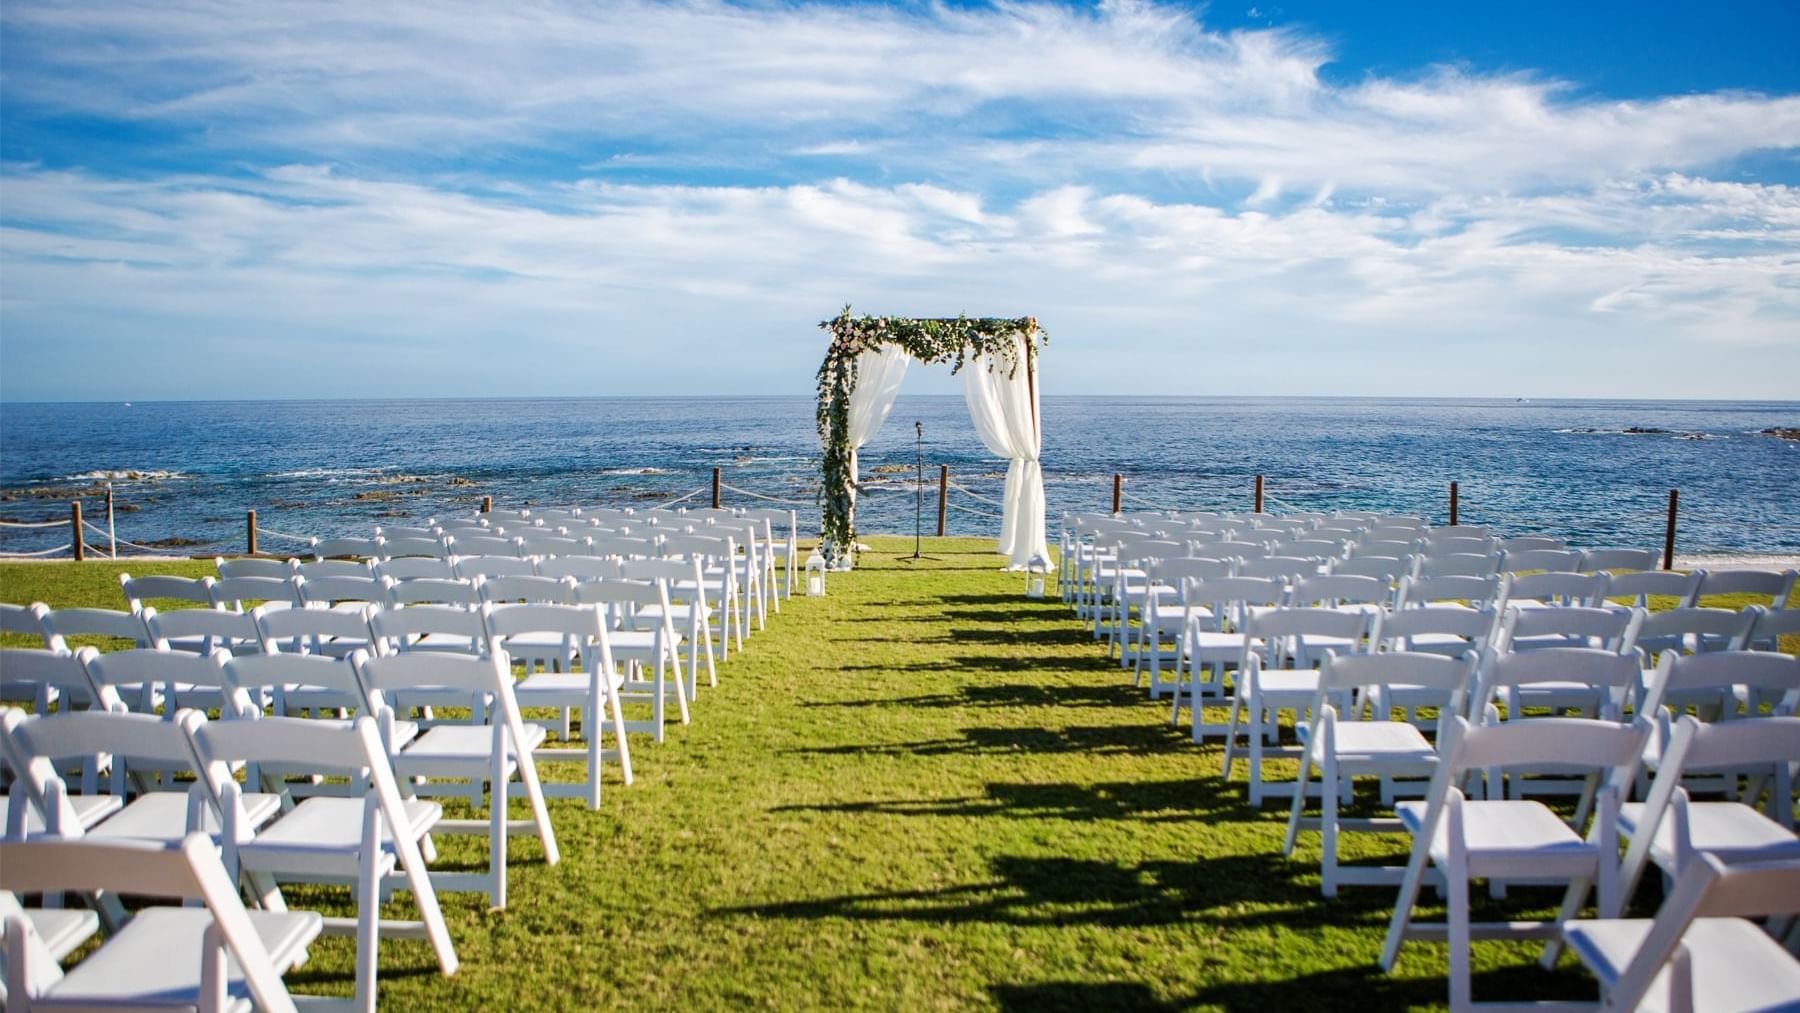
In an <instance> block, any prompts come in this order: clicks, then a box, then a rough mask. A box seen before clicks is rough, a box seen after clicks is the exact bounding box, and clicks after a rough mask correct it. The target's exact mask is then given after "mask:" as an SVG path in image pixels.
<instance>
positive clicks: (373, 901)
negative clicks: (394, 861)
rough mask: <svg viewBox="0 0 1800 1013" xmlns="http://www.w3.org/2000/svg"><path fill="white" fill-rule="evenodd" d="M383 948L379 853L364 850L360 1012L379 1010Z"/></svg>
mask: <svg viewBox="0 0 1800 1013" xmlns="http://www.w3.org/2000/svg"><path fill="white" fill-rule="evenodd" d="M380 949H381V882H380V877H379V876H377V875H376V864H375V856H374V855H370V854H364V855H363V856H362V860H361V862H360V863H358V869H357V877H356V999H355V1003H354V1005H355V1008H356V1009H357V1010H359V1011H360V1013H375V975H376V970H377V968H378V966H379V965H378V963H377V960H378V959H379V955H380Z"/></svg>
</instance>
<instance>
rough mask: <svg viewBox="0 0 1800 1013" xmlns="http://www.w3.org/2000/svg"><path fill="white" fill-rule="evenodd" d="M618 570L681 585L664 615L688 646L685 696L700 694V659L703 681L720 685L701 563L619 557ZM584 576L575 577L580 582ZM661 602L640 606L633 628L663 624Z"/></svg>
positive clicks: (623, 574)
mask: <svg viewBox="0 0 1800 1013" xmlns="http://www.w3.org/2000/svg"><path fill="white" fill-rule="evenodd" d="M616 564H617V566H618V572H617V573H616V574H615V575H614V576H615V577H620V578H624V579H626V580H635V581H663V582H664V583H665V584H666V586H668V587H670V588H683V589H685V590H683V591H682V599H681V600H679V601H678V600H675V597H676V595H675V593H674V592H671V593H670V595H669V597H670V599H671V600H670V603H669V611H668V613H667V617H668V619H669V621H670V622H671V623H673V624H675V626H676V628H678V629H680V630H683V631H684V633H683V636H684V637H685V638H686V639H687V645H688V674H687V680H688V699H690V700H692V699H694V697H695V696H696V695H697V694H698V693H699V687H700V659H701V658H702V657H704V658H705V659H706V684H707V685H708V686H717V685H718V684H719V674H718V668H717V666H716V665H715V664H714V663H713V642H712V615H713V609H712V606H711V605H708V604H707V601H706V582H705V579H704V575H703V574H702V573H701V572H700V563H699V561H698V560H693V559H621V560H617V561H616ZM587 579H607V578H577V581H578V582H580V583H585V582H586V580H587ZM661 610H662V606H661V605H643V606H640V607H638V608H637V610H636V611H635V612H633V613H632V615H631V616H630V617H629V619H628V621H629V623H630V624H631V627H632V629H634V630H639V631H643V630H654V629H658V628H660V627H661V625H662V620H663V616H664V613H663V612H662V611H661Z"/></svg>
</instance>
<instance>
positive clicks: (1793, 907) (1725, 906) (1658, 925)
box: [1606, 852, 1800, 1010]
mask: <svg viewBox="0 0 1800 1013" xmlns="http://www.w3.org/2000/svg"><path fill="white" fill-rule="evenodd" d="M1797 913H1800V860H1788V861H1780V862H1745V863H1741V864H1733V865H1726V864H1725V863H1724V862H1722V861H1720V860H1719V858H1718V857H1717V856H1714V855H1711V854H1707V853H1705V852H1701V853H1699V854H1697V855H1695V856H1694V860H1693V861H1691V862H1688V863H1687V864H1686V865H1684V866H1683V867H1682V869H1681V874H1680V875H1679V876H1678V877H1676V880H1675V885H1674V887H1673V889H1671V890H1670V891H1669V893H1668V896H1667V898H1666V899H1664V901H1663V903H1662V907H1660V908H1658V909H1657V912H1656V918H1655V920H1654V921H1652V922H1651V924H1650V928H1649V931H1647V932H1645V933H1643V935H1642V936H1641V937H1640V941H1639V943H1638V946H1637V949H1636V951H1635V952H1633V953H1632V955H1631V957H1630V959H1629V960H1627V961H1626V962H1625V964H1624V966H1623V967H1621V968H1620V969H1619V973H1618V977H1617V978H1615V979H1614V981H1613V984H1612V988H1611V989H1609V990H1608V992H1607V996H1606V1001H1607V1006H1606V1008H1607V1009H1619V1010H1630V1009H1637V1008H1639V1007H1640V1006H1641V1005H1645V1000H1646V999H1647V998H1648V997H1649V996H1650V994H1651V992H1652V990H1653V989H1654V988H1657V987H1658V986H1657V983H1658V982H1667V981H1668V980H1669V978H1670V977H1671V976H1669V975H1665V974H1664V973H1663V968H1664V967H1665V966H1666V965H1667V964H1668V963H1669V961H1670V960H1672V959H1673V958H1674V957H1675V954H1676V951H1677V948H1678V947H1679V946H1680V945H1681V941H1682V937H1683V936H1685V935H1686V934H1687V932H1688V928H1689V926H1690V925H1692V924H1693V922H1694V919H1696V918H1766V917H1769V916H1777V915H1792V914H1797ZM1769 949H1770V950H1771V951H1772V953H1771V956H1772V957H1773V958H1774V959H1777V960H1779V959H1783V958H1784V957H1785V958H1786V959H1792V958H1791V957H1787V955H1786V954H1784V953H1782V952H1781V951H1780V950H1779V949H1778V948H1777V947H1775V946H1771V947H1770V948H1769ZM1697 980H1698V975H1696V976H1695V978H1694V979H1693V982H1694V983H1696V984H1697ZM1696 990H1697V989H1696ZM1697 999H1703V997H1701V996H1695V995H1689V996H1682V997H1680V998H1679V999H1677V1000H1676V1001H1672V1002H1668V1003H1667V1008H1670V1009H1701V1008H1704V1005H1703V1002H1702V1003H1696V1002H1695V1000H1697ZM1682 1000H1685V1001H1686V1005H1678V1003H1679V1002H1680V1001H1682ZM1769 1008H1776V1007H1769Z"/></svg>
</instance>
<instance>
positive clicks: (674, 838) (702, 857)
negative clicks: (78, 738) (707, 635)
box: [0, 538, 1591, 1009]
mask: <svg viewBox="0 0 1800 1013" xmlns="http://www.w3.org/2000/svg"><path fill="white" fill-rule="evenodd" d="M873 544H874V547H875V551H874V552H873V553H871V554H869V555H867V556H866V557H865V559H864V563H863V566H862V567H861V568H860V569H859V570H858V571H857V572H855V573H853V574H847V575H840V574H834V575H832V577H831V581H830V594H829V596H828V597H826V598H823V599H805V598H795V599H793V600H791V601H789V602H788V603H786V604H785V605H784V607H783V610H782V612H781V614H780V615H779V616H775V615H771V616H770V629H769V631H768V632H766V633H764V634H760V635H758V636H756V637H755V638H753V639H752V640H751V641H749V642H748V646H747V649H746V650H745V651H744V653H743V654H742V655H741V656H738V655H734V657H733V659H732V660H731V661H730V663H728V664H727V665H725V666H723V667H722V668H721V670H720V673H719V686H718V688H716V689H711V690H708V689H704V688H703V689H702V691H701V695H700V699H699V700H698V702H697V706H696V708H695V720H694V722H693V724H691V725H689V726H687V727H680V726H676V727H673V728H672V730H671V733H670V735H669V740H668V742H667V743H665V744H663V745H661V746H657V745H655V744H653V743H650V742H649V741H647V740H638V741H635V742H634V744H633V750H634V758H635V761H636V763H637V769H638V782H637V784H635V785H634V786H632V787H631V788H625V787H623V786H622V785H621V784H619V783H618V782H617V780H616V778H614V779H610V780H609V781H608V783H607V786H606V790H605V798H604V799H603V804H602V807H601V809H600V811H599V812H589V811H587V810H586V809H585V808H583V807H581V806H580V805H579V803H576V802H574V801H572V800H553V801H552V803H551V807H552V815H553V818H554V821H555V827H556V832H557V836H558V839H559V843H560V844H561V846H562V851H563V861H562V863H561V864H560V865H558V866H556V867H554V868H552V867H548V866H545V865H544V864H543V863H542V861H541V858H540V857H539V856H540V852H539V850H538V848H537V845H536V843H535V842H534V841H532V840H531V839H529V838H515V839H514V851H513V863H512V885H511V897H512V903H511V906H510V907H509V908H508V909H507V910H506V911H504V912H489V911H486V910H484V909H483V908H482V907H481V905H480V902H479V901H478V899H477V898H475V897H474V896H473V895H469V894H448V895H445V896H444V898H443V899H444V902H445V906H446V909H447V913H448V916H449V918H450V919H451V927H452V930H453V932H454V933H455V939H456V944H457V949H458V952H459V955H460V956H461V958H462V962H463V963H462V968H461V970H460V971H459V972H458V973H457V975H456V976H455V977H453V978H449V979H445V978H442V977H440V976H439V975H438V974H437V973H436V971H435V968H434V966H433V965H432V963H431V960H430V955H429V952H428V950H427V949H426V947H425V946H424V945H423V944H421V943H412V942H388V943H384V944H383V950H382V956H383V959H382V965H383V966H382V972H381V998H382V1005H383V1006H384V1007H386V1008H389V1009H464V1008H475V1007H478V1006H485V1007H488V1008H515V1009H537V1008H570V1009H573V1008H583V1009H587V1008H597V1007H606V1006H612V1005H621V1006H624V1005H629V1006H635V1007H657V1008H674V1007H679V1008H684V1009H711V1008H719V1007H725V1006H764V1007H773V1008H782V1009H790V1008H823V1007H845V1006H856V1007H865V1008H881V1009H893V1008H906V1009H917V1008H951V1007H969V1006H975V1007H982V1006H986V1007H1000V1008H1017V1009H1046V1008H1070V1009H1074V1008H1084V1009H1085V1008H1095V1007H1104V1008H1188V1007H1201V1008H1208V1007H1210V1008H1229V1009H1253V1008H1267V1009H1302V1008H1312V1009H1359V1008H1360V1009H1394V1008H1400V1007H1405V1006H1433V1005H1439V1004H1442V1002H1443V1001H1444V999H1445V996H1446V989H1445V984H1444V978H1443V973H1444V972H1443V968H1444V951H1443V949H1442V948H1441V947H1435V946H1427V945H1414V946H1412V947H1411V948H1410V949H1409V950H1408V952H1407V954H1406V955H1405V956H1404V957H1403V960H1402V964H1401V968H1400V974H1398V975H1397V976H1394V977H1389V976H1386V975H1383V974H1381V973H1380V971H1379V970H1378V969H1377V968H1376V967H1375V958H1376V955H1377V953H1378V951H1379V947H1380V943H1381V935H1382V932H1383V929H1384V927H1385V924H1386V919H1387V914H1388V909H1389V906H1390V905H1391V903H1392V899H1393V893H1392V890H1391V889H1388V888H1379V889H1371V888H1351V889H1348V890H1346V891H1345V893H1344V895H1343V896H1341V897H1340V898H1339V899H1337V900H1335V901H1325V900H1324V899H1322V898H1321V897H1320V896H1319V894H1318V887H1317V881H1318V880H1317V871H1316V870H1317V837H1316V835H1306V836H1304V837H1303V847H1302V850H1301V852H1300V853H1299V854H1298V855H1297V856H1296V857H1295V858H1293V859H1288V858H1284V857H1283V856H1282V855H1281V853H1280V844H1281V833H1282V829H1283V820H1284V819H1285V808H1281V809H1279V810H1278V809H1277V808H1276V807H1275V806H1274V805H1273V804H1272V805H1271V807H1270V808H1268V809H1266V810H1264V811H1263V812H1261V813H1258V812H1255V811H1253V810H1251V809H1249V808H1248V807H1247V806H1246V805H1245V803H1244V801H1243V798H1244V795H1243V785H1242V776H1243V775H1242V768H1241V767H1240V768H1239V774H1238V781H1237V782H1236V783H1233V784H1230V785H1226V784H1224V783H1222V782H1221V781H1220V779H1219V777H1218V764H1219V759H1220V751H1219V749H1218V748H1216V747H1211V748H1207V749H1200V748H1198V747H1196V746H1194V745H1193V743H1191V742H1190V741H1189V740H1188V739H1187V737H1186V735H1185V734H1184V733H1183V732H1181V731H1177V730H1175V729H1172V728H1170V727H1169V724H1168V720H1167V711H1166V709H1165V708H1163V707H1162V706H1160V705H1153V704H1151V703H1149V702H1147V701H1146V700H1145V699H1144V697H1143V694H1142V693H1141V692H1140V691H1137V690H1134V689H1132V688H1131V687H1130V685H1129V676H1128V674H1126V673H1123V672H1122V671H1121V670H1120V669H1119V667H1118V666H1117V664H1116V663H1112V662H1108V661H1106V660H1105V659H1104V658H1103V656H1102V651H1101V649H1100V648H1099V647H1098V645H1097V644H1096V643H1095V642H1094V641H1092V640H1091V639H1090V638H1089V637H1088V636H1087V635H1086V634H1085V632H1084V631H1083V630H1082V629H1081V627H1080V626H1079V624H1078V623H1077V622H1076V621H1075V620H1074V619H1073V618H1072V617H1071V614H1070V612H1069V611H1068V609H1067V608H1066V607H1064V606H1063V605H1062V604H1061V603H1060V602H1057V601H1055V600H1047V601H1043V602H1028V601H1026V600H1025V599H1024V597H1023V594H1022V585H1023V581H1022V579H1021V578H1020V577H1019V576H1018V575H1017V574H1006V573H1001V572H999V571H998V569H997V567H998V565H999V560H998V558H997V557H996V556H994V555H992V554H991V552H988V551H986V548H988V547H991V546H992V542H980V541H976V540H971V539H943V540H933V541H931V542H929V543H928V544H927V551H929V552H930V553H931V554H933V555H936V556H939V557H941V561H938V562H928V563H923V564H908V563H901V562H897V561H896V556H897V555H898V554H900V553H902V552H904V551H907V550H909V549H910V547H911V542H910V540H905V541H904V542H902V540H900V539H892V538H888V539H875V540H873ZM119 568H121V567H120V566H117V565H107V564H88V565H87V566H86V567H83V568H75V567H58V568H56V571H55V573H56V575H55V576H54V578H52V577H51V575H50V568H48V567H21V566H9V567H4V568H0V597H4V598H5V599H6V600H9V601H11V600H21V598H22V597H23V600H30V599H31V598H33V597H36V598H43V599H44V600H47V601H50V602H51V604H54V605H70V604H78V603H88V604H104V605H109V606H111V607H117V601H116V599H117V596H118V592H117V585H116V583H114V582H113V577H112V576H111V574H112V573H114V572H116V570H117V569H119ZM137 569H138V570H139V571H142V572H148V571H149V570H150V569H151V568H149V567H145V566H142V565H140V566H139V567H137ZM155 569H158V570H176V571H182V570H190V571H191V572H193V573H196V574H197V573H201V572H206V570H207V569H208V567H207V566H206V565H205V564H193V565H192V566H191V567H190V566H187V565H186V564H182V565H177V566H161V567H156V568H155ZM22 593H23V594H22ZM1364 846H1365V847H1367V845H1364ZM1403 847H1404V844H1403V842H1402V841H1401V840H1399V839H1393V840H1391V841H1376V842H1375V843H1374V845H1373V850H1372V852H1370V853H1373V854H1385V855H1388V856H1390V857H1394V856H1398V855H1399V854H1400V851H1401V849H1402V848H1403ZM445 853H446V854H445V857H446V860H447V861H449V862H450V863H452V864H454V863H455V862H457V861H459V860H464V859H474V858H475V857H476V856H477V855H479V854H480V846H479V844H478V843H477V842H476V841H474V840H463V841H451V842H449V844H448V845H447V846H446V849H445ZM1347 853H1349V854H1356V853H1358V852H1356V851H1354V850H1352V849H1348V848H1347ZM1514 893H1515V899H1514V900H1513V901H1512V902H1511V907H1509V908H1508V910H1509V911H1515V912H1516V911H1521V910H1528V909H1530V908H1531V906H1532V905H1534V904H1536V905H1537V906H1539V907H1541V906H1542V904H1543V903H1548V902H1549V896H1548V895H1544V896H1543V897H1542V898H1541V903H1540V902H1539V901H1527V902H1524V903H1525V905H1526V906H1525V907H1521V906H1520V905H1521V901H1520V900H1519V899H1518V895H1520V894H1525V895H1527V896H1529V895H1530V894H1531V891H1522V890H1515V891H1514ZM325 896H329V897H334V898H336V897H341V896H342V894H341V892H338V893H334V894H327V895H325ZM308 899H310V898H308ZM298 906H305V905H304V904H301V905H298ZM330 906H333V907H335V908H337V909H338V910H339V911H341V912H344V913H347V912H348V908H347V906H346V905H344V904H343V903H342V902H341V901H338V900H333V901H332V903H331V905H330ZM407 909H408V908H407V905H405V904H404V903H402V904H398V905H395V906H394V907H393V908H392V910H393V912H394V913H395V914H396V915H397V916H401V917H404V916H406V911H407ZM1533 953H1534V951H1533V950H1532V949H1530V948H1520V947H1516V946H1512V947H1508V946H1498V947H1497V946H1495V945H1493V944H1483V945H1482V946H1479V947H1478V948H1477V961H1478V963H1477V966H1478V968H1479V967H1491V966H1492V965H1494V964H1500V965H1505V966H1506V967H1508V968H1509V969H1507V970H1500V971H1494V972H1487V973H1483V974H1481V975H1479V976H1478V980H1477V983H1476V989H1477V991H1476V994H1477V997H1478V998H1481V997H1487V998H1496V999H1497V998H1522V997H1527V996H1533V995H1542V994H1544V991H1545V988H1546V987H1547V986H1548V987H1549V988H1551V989H1552V990H1553V992H1554V993H1555V994H1561V995H1563V996H1566V997H1570V998H1581V997H1586V996H1590V995H1591V993H1590V992H1589V990H1588V988H1587V986H1585V985H1584V984H1583V981H1582V979H1581V977H1580V975H1579V974H1578V973H1571V972H1568V971H1565V972H1564V973H1563V974H1561V975H1558V976H1547V975H1545V974H1543V973H1542V972H1540V971H1537V970H1536V969H1535V967H1534V966H1531V956H1532V955H1533ZM351 959H352V957H351V953H350V948H349V945H348V941H347V940H331V941H327V942H325V943H322V944H321V945H320V946H319V947H318V952H317V953H316V957H315V960H314V961H313V963H312V964H311V965H309V966H308V967H307V968H305V969H302V970H301V971H299V972H297V973H296V974H295V975H293V976H291V979H290V980H291V981H292V982H293V983H294V985H295V987H296V989H297V990H302V991H323V992H334V993H344V992H347V991H348V988H349V970H350V962H351Z"/></svg>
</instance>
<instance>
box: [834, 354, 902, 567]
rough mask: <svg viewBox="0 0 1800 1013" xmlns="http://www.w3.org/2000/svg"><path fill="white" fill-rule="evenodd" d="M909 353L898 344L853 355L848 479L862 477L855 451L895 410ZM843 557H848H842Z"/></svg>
mask: <svg viewBox="0 0 1800 1013" xmlns="http://www.w3.org/2000/svg"><path fill="white" fill-rule="evenodd" d="M911 362H912V356H910V355H908V354H907V353H906V351H905V349H902V348H901V347H900V346H898V345H885V346H883V347H882V348H880V349H879V350H877V351H873V352H864V353H862V354H861V355H858V356H857V357H856V389H855V390H853V391H851V392H850V431H849V436H850V480H851V481H852V482H859V481H861V480H862V469H861V467H860V466H859V465H858V464H857V460H856V452H857V451H858V450H861V449H862V446H863V444H865V443H868V442H869V441H870V440H871V439H873V438H874V436H875V434H876V433H877V432H879V431H880V430H881V424H882V423H883V422H886V421H887V417H888V412H890V411H893V410H894V399H895V398H897V397H899V396H900V381H902V380H904V379H906V367H907V365H908V364H909V363H911ZM850 509H851V510H852V511H854V510H855V509H856V488H855V486H854V485H853V486H851V489H850ZM844 558H845V559H846V560H848V559H849V558H850V557H849V555H848V554H846V555H845V556H844Z"/></svg>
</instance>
